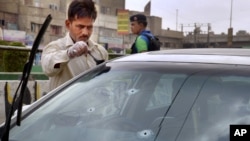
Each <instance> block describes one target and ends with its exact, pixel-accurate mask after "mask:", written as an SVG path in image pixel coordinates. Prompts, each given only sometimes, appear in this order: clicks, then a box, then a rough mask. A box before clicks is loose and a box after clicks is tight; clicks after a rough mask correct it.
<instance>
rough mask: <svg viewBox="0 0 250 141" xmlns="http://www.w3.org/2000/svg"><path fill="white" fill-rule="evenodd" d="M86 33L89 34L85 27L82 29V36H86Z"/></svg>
mask: <svg viewBox="0 0 250 141" xmlns="http://www.w3.org/2000/svg"><path fill="white" fill-rule="evenodd" d="M88 33H89V30H88V28H87V27H84V28H82V34H84V35H88Z"/></svg>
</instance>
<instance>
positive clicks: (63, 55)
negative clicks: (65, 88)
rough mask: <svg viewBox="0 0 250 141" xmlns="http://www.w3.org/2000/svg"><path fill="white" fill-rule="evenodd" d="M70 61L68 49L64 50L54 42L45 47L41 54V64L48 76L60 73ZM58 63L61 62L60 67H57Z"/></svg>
mask: <svg viewBox="0 0 250 141" xmlns="http://www.w3.org/2000/svg"><path fill="white" fill-rule="evenodd" d="M68 61H69V57H68V56H67V50H62V49H61V48H60V47H59V46H58V45H57V44H55V43H52V44H49V45H47V46H46V47H44V49H43V52H42V56H41V66H42V69H43V72H44V73H45V74H46V75H47V76H54V75H56V74H58V73H60V72H61V71H62V69H63V68H64V66H65V65H66V64H67V63H68ZM56 64H60V67H59V68H55V65H56Z"/></svg>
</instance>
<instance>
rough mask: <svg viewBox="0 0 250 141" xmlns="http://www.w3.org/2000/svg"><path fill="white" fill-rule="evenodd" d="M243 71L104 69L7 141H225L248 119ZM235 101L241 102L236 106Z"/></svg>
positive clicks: (150, 66)
mask: <svg viewBox="0 0 250 141" xmlns="http://www.w3.org/2000/svg"><path fill="white" fill-rule="evenodd" d="M188 66H190V67H188ZM208 67H209V68H210V69H207V68H208ZM184 68H185V69H184ZM242 68H243V69H242ZM247 70H249V67H246V66H236V67H235V68H234V69H230V68H229V66H227V65H212V64H206V65H202V64H199V65H197V64H196V65H190V64H189V63H176V64H174V63H166V62H165V63H163V62H147V63H146V62H144V63H143V62H140V63H138V62H133V63H132V62H123V63H107V64H103V65H100V66H98V67H97V68H95V69H92V70H91V71H89V72H88V73H86V74H84V75H82V76H81V77H79V78H77V79H76V80H75V81H73V83H71V84H70V85H67V87H65V88H64V89H63V90H61V91H59V92H58V93H56V94H54V95H55V96H54V97H51V98H50V99H49V100H48V101H47V102H46V103H44V104H42V105H40V106H38V107H39V108H38V109H36V110H35V111H33V112H32V113H31V114H30V115H24V117H25V118H24V119H23V121H22V126H20V127H19V126H14V127H13V128H12V129H11V131H10V140H15V141H19V140H20V141H21V140H22V141H24V140H25V141H34V140H36V141H45V140H53V141H69V140H75V141H79V140H82V139H84V140H85V141H117V140H119V141H128V140H130V141H141V140H144V141H151V140H152V141H153V140H157V141H163V140H164V141H165V140H168V141H176V140H177V141H183V140H185V141H200V140H204V141H217V140H219V139H221V138H222V139H223V138H225V140H228V139H229V136H228V134H229V133H228V129H229V125H230V124H239V123H244V122H247V121H249V120H250V117H249V111H250V106H249V105H250V104H249V99H248V98H249V96H248V93H249V89H250V78H249V72H248V71H247ZM211 88H213V89H211ZM222 88H223V92H222ZM235 94H239V95H241V97H242V98H243V99H238V100H236V99H234V98H235ZM232 99H234V100H232ZM227 105H231V106H230V107H231V108H229V106H227ZM225 116H227V117H230V118H227V120H224V118H223V117H225ZM243 121H244V122H243ZM208 135H212V136H208ZM223 141H224V140H223Z"/></svg>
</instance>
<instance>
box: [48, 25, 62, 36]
mask: <svg viewBox="0 0 250 141" xmlns="http://www.w3.org/2000/svg"><path fill="white" fill-rule="evenodd" d="M50 34H51V35H61V34H62V26H57V25H51V26H50Z"/></svg>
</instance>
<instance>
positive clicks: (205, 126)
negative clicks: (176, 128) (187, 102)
mask: <svg viewBox="0 0 250 141" xmlns="http://www.w3.org/2000/svg"><path fill="white" fill-rule="evenodd" d="M235 73H236V72H234V74H232V73H228V74H227V72H223V73H219V74H216V75H210V76H209V77H208V78H207V79H206V80H205V79H204V80H205V81H204V83H203V85H202V86H201V89H200V91H199V92H198V93H197V99H196V100H195V101H194V102H193V105H192V106H191V109H190V111H189V115H188V117H187V118H186V121H185V122H184V123H183V127H182V128H183V129H181V130H182V131H183V132H182V131H181V132H179V134H178V135H176V136H175V137H173V138H175V139H177V140H179V141H182V140H184V139H185V140H190V141H191V140H194V138H195V141H200V140H206V141H227V140H229V126H230V125H232V124H247V122H248V121H249V120H250V116H249V113H250V108H249V107H250V99H249V98H250V83H249V81H250V76H249V75H245V74H242V72H238V73H237V75H236V74H235ZM228 117H230V118H228ZM225 119H226V120H225Z"/></svg>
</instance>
